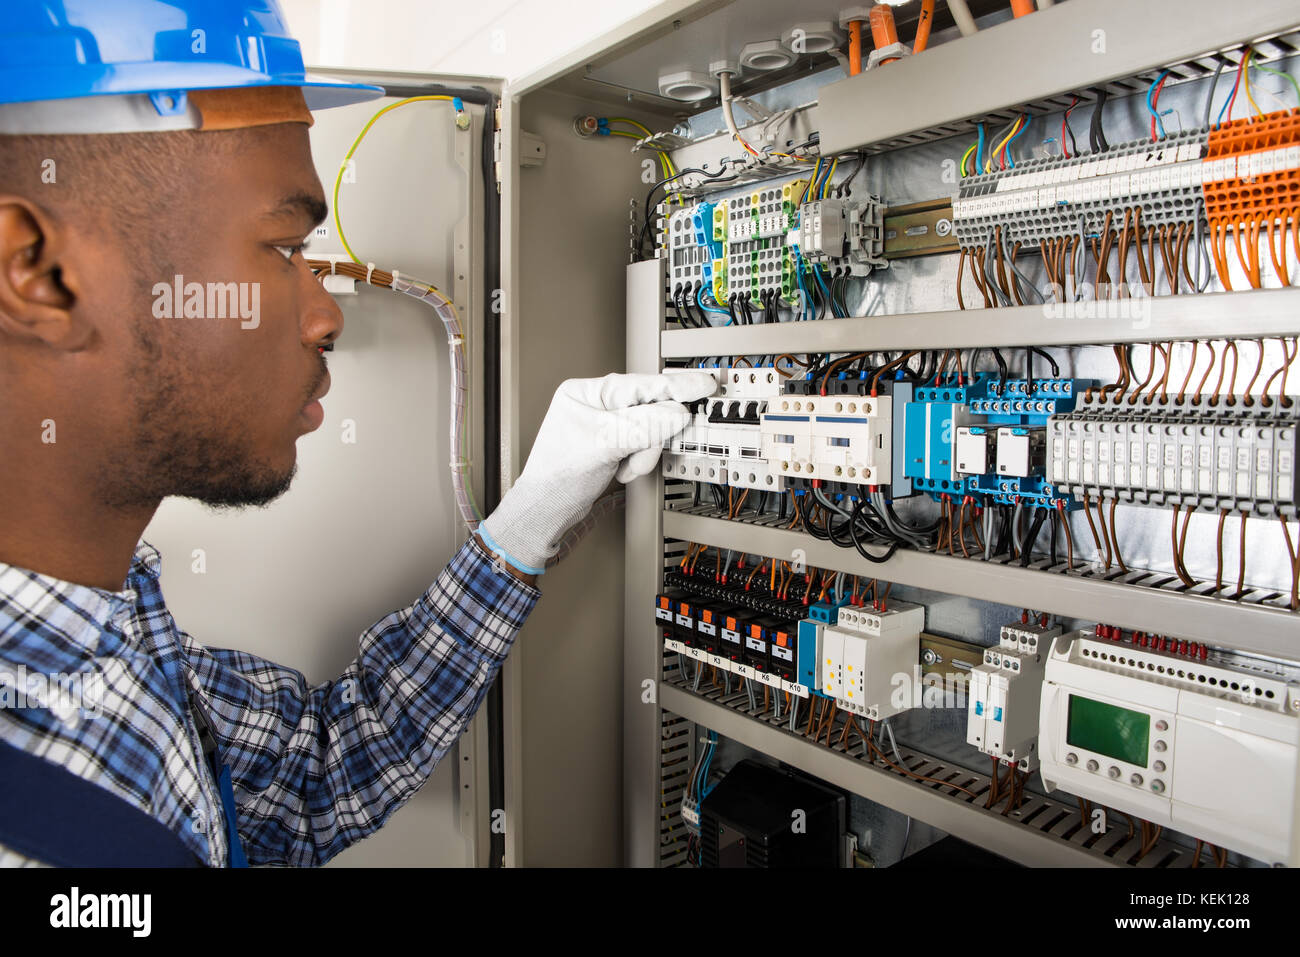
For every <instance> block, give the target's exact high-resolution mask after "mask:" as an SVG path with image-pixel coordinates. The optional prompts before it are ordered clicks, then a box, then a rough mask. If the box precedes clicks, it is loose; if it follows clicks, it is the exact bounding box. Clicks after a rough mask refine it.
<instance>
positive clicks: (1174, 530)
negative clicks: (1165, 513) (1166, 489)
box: [1169, 505, 1196, 588]
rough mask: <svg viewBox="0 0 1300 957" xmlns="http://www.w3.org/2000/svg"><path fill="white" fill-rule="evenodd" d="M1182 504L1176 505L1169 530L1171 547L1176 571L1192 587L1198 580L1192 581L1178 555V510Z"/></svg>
mask: <svg viewBox="0 0 1300 957" xmlns="http://www.w3.org/2000/svg"><path fill="white" fill-rule="evenodd" d="M1179 508H1180V506H1178V505H1175V506H1174V520H1173V523H1172V525H1171V527H1170V530H1169V549H1170V553H1171V554H1172V555H1173V559H1174V573H1175V574H1176V575H1177V576H1178V577H1179V578H1180V579H1181V580H1182V583H1183V584H1184V585H1186V586H1187V587H1188V588H1191V587H1192V586H1193V585H1195V584H1196V582H1194V581H1192V579H1191V577H1190V576H1188V574H1187V572H1186V571H1184V570H1183V565H1182V562H1181V561H1179V555H1178V510H1179Z"/></svg>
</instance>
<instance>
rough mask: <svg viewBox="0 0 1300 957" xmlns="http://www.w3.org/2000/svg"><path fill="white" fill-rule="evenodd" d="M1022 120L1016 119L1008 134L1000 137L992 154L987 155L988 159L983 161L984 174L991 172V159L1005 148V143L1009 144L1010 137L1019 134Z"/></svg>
mask: <svg viewBox="0 0 1300 957" xmlns="http://www.w3.org/2000/svg"><path fill="white" fill-rule="evenodd" d="M1024 120H1025V118H1024V117H1023V116H1018V117H1016V122H1015V123H1014V124H1012V126H1011V130H1010V132H1008V133H1007V135H1006V136H1004V137H1002V141H1001V142H999V143H998V145H997V146H996V147H994V148H993V152H992V153H990V154H989V158H988V159H987V160H985V161H984V172H986V173H991V172H993V157H995V156H997V155H998V153H1000V152H1001V151H1002V147H1004V146H1006V145H1007V143H1009V142H1011V137H1013V136H1015V135H1016V134H1017V133H1018V132H1020V124H1021V123H1023V122H1024Z"/></svg>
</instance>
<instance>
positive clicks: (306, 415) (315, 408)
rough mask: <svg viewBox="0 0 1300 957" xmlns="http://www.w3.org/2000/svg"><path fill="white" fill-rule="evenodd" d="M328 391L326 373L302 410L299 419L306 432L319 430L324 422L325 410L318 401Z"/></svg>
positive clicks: (328, 385)
mask: <svg viewBox="0 0 1300 957" xmlns="http://www.w3.org/2000/svg"><path fill="white" fill-rule="evenodd" d="M329 390H330V377H329V373H328V372H327V373H325V378H324V379H323V380H322V381H321V384H320V386H319V387H318V388H317V389H316V391H315V393H313V395H312V397H311V399H309V400H308V402H307V404H306V405H305V406H303V408H302V412H301V418H302V419H303V421H305V422H306V424H307V431H308V432H314V431H316V430H317V429H319V428H320V426H321V423H322V422H324V421H325V409H324V407H322V406H321V404H320V400H321V399H323V398H324V397H325V393H327V392H329Z"/></svg>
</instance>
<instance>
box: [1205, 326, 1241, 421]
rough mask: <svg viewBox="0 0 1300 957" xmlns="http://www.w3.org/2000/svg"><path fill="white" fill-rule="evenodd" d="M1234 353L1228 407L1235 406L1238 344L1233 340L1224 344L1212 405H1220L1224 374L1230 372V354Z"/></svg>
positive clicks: (1229, 379)
mask: <svg viewBox="0 0 1300 957" xmlns="http://www.w3.org/2000/svg"><path fill="white" fill-rule="evenodd" d="M1229 352H1231V353H1232V375H1231V376H1229V377H1228V400H1227V401H1228V405H1235V404H1236V402H1237V399H1236V396H1234V395H1233V394H1232V387H1233V384H1234V383H1235V382H1236V381H1237V344H1236V343H1235V342H1233V341H1232V340H1231V339H1228V340H1225V342H1224V344H1223V356H1222V358H1221V361H1220V363H1219V381H1217V382H1216V383H1214V395H1212V396H1210V405H1212V406H1214V405H1218V404H1219V392H1220V390H1222V388H1223V374H1224V373H1225V372H1227V371H1228V353H1229Z"/></svg>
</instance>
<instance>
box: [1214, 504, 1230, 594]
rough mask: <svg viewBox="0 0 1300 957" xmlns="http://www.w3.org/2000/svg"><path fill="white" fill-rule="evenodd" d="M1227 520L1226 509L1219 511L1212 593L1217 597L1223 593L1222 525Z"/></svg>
mask: <svg viewBox="0 0 1300 957" xmlns="http://www.w3.org/2000/svg"><path fill="white" fill-rule="evenodd" d="M1227 518H1228V510H1227V509H1226V508H1221V509H1219V534H1218V536H1217V538H1216V541H1217V543H1218V544H1217V546H1216V552H1217V554H1218V564H1217V566H1216V569H1215V572H1214V593H1215V594H1216V595H1217V594H1218V593H1219V592H1221V591H1223V523H1224V521H1226V520H1227Z"/></svg>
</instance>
